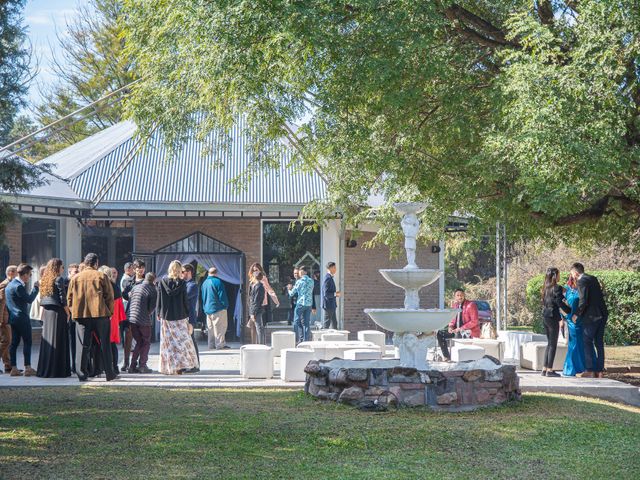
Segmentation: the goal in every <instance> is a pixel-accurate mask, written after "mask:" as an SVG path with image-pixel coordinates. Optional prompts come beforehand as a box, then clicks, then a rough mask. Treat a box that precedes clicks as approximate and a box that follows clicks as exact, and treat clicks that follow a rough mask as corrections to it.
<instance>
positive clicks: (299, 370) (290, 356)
mask: <svg viewBox="0 0 640 480" xmlns="http://www.w3.org/2000/svg"><path fill="white" fill-rule="evenodd" d="M280 355H281V361H280V378H281V379H282V380H284V381H285V382H304V381H305V380H306V379H307V374H306V373H304V367H306V366H307V364H308V363H309V362H310V361H311V360H315V354H314V352H313V350H311V349H309V348H285V349H284V350H282V352H281V353H280Z"/></svg>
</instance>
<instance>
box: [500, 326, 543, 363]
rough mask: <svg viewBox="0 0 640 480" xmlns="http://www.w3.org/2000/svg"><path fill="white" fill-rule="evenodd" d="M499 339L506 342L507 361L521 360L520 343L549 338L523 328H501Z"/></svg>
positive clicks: (505, 356) (505, 353) (505, 357)
mask: <svg viewBox="0 0 640 480" xmlns="http://www.w3.org/2000/svg"><path fill="white" fill-rule="evenodd" d="M498 340H502V341H503V342H504V359H505V361H514V362H519V361H520V345H522V344H523V343H527V342H533V341H538V340H545V341H546V340H547V337H546V336H545V335H540V334H538V333H533V332H524V331H521V330H501V331H499V332H498Z"/></svg>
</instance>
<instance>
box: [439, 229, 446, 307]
mask: <svg viewBox="0 0 640 480" xmlns="http://www.w3.org/2000/svg"><path fill="white" fill-rule="evenodd" d="M444 248H445V243H444V240H440V253H439V254H438V268H439V269H440V270H442V275H441V276H440V280H439V283H438V308H440V309H443V308H444V289H445V278H444V277H445V273H444V267H445V261H444Z"/></svg>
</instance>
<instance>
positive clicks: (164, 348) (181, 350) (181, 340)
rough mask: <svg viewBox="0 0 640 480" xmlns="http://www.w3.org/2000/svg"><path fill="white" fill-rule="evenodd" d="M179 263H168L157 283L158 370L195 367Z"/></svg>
mask: <svg viewBox="0 0 640 480" xmlns="http://www.w3.org/2000/svg"><path fill="white" fill-rule="evenodd" d="M181 276H182V264H181V263H180V262H179V261H178V260H174V261H172V262H171V263H170V264H169V270H168V272H167V276H166V277H163V278H162V279H161V280H160V281H159V282H158V300H157V304H156V312H157V314H158V316H159V317H160V325H161V326H160V373H164V374H165V375H175V374H182V373H184V371H185V370H190V369H192V368H199V367H200V365H199V363H198V357H197V354H196V349H195V346H194V345H193V340H192V339H191V329H192V328H193V327H192V326H191V324H190V323H189V304H188V302H187V286H186V282H185V281H184V280H183V279H182V278H181Z"/></svg>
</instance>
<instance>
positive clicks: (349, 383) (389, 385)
mask: <svg viewBox="0 0 640 480" xmlns="http://www.w3.org/2000/svg"><path fill="white" fill-rule="evenodd" d="M305 372H306V373H307V380H306V383H305V392H306V393H308V394H310V395H312V396H314V397H316V398H319V399H322V400H332V401H337V402H340V403H346V404H351V405H361V404H367V403H368V404H370V403H371V402H379V403H380V404H382V405H389V404H395V405H398V406H405V407H421V406H424V407H428V408H430V409H432V410H436V411H469V410H475V409H477V408H481V407H486V406H491V405H500V404H503V403H505V402H508V401H512V400H520V384H519V380H518V376H517V375H516V368H515V366H513V365H501V364H500V363H499V362H498V361H497V360H496V359H494V358H493V357H490V356H485V357H484V358H482V359H480V360H475V361H470V362H460V363H430V364H429V365H428V370H418V369H416V368H407V367H402V366H400V362H399V360H394V359H383V360H341V359H333V360H326V361H325V360H313V361H311V362H309V364H308V365H307V366H306V368H305Z"/></svg>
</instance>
